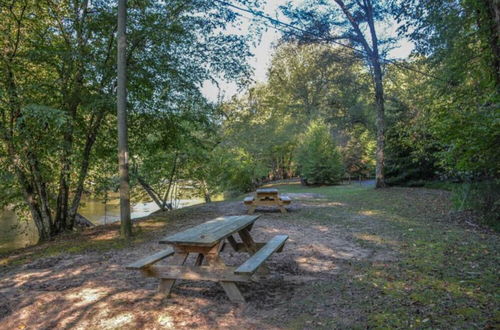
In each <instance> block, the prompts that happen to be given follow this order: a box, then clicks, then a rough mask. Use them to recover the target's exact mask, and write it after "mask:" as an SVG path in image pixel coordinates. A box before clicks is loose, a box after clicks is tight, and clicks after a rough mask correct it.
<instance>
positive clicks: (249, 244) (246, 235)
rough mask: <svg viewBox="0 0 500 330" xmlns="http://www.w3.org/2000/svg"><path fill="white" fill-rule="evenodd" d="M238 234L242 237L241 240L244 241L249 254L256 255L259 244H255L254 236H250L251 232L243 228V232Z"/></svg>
mask: <svg viewBox="0 0 500 330" xmlns="http://www.w3.org/2000/svg"><path fill="white" fill-rule="evenodd" d="M238 234H239V235H240V237H241V240H242V241H243V244H244V245H245V249H246V250H247V251H248V252H249V253H251V254H254V253H255V252H257V250H258V249H259V248H258V247H257V244H255V242H254V240H253V238H252V236H251V235H250V232H249V231H248V230H247V229H246V228H243V229H242V230H240V231H239V232H238Z"/></svg>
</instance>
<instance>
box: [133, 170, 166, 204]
mask: <svg viewBox="0 0 500 330" xmlns="http://www.w3.org/2000/svg"><path fill="white" fill-rule="evenodd" d="M137 181H139V183H140V185H141V186H142V188H144V190H145V191H146V192H147V193H148V195H149V197H151V199H152V200H153V201H154V202H155V203H156V205H158V207H159V208H160V210H162V211H164V210H165V206H164V203H162V202H161V201H160V199H159V198H158V194H157V193H156V191H155V190H154V189H153V187H151V186H150V185H149V184H148V183H147V182H146V181H144V179H143V178H142V177H141V176H140V175H139V174H137Z"/></svg>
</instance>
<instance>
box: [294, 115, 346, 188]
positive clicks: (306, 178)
mask: <svg viewBox="0 0 500 330" xmlns="http://www.w3.org/2000/svg"><path fill="white" fill-rule="evenodd" d="M296 161H297V169H298V173H299V175H300V178H301V180H302V181H303V182H304V183H305V184H316V185H317V184H337V183H339V182H340V181H341V180H342V178H343V175H344V167H343V164H342V160H341V155H340V153H339V151H338V150H337V148H336V146H335V143H334V142H333V140H332V138H331V135H330V132H329V130H328V127H327V126H326V125H324V124H321V123H320V122H312V123H311V124H310V125H309V127H308V129H307V131H306V132H305V134H304V135H303V137H302V141H301V144H300V145H299V147H298V148H297V154H296Z"/></svg>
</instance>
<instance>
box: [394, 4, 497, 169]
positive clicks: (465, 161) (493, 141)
mask: <svg viewBox="0 0 500 330" xmlns="http://www.w3.org/2000/svg"><path fill="white" fill-rule="evenodd" d="M395 3H396V4H397V5H396V6H395V9H396V10H395V12H396V13H397V15H398V17H399V18H400V19H401V20H402V21H405V22H406V23H405V24H403V25H402V27H401V28H400V32H401V33H402V34H405V35H406V36H408V37H409V38H411V39H412V41H414V42H415V43H416V46H417V49H416V52H417V53H418V54H419V55H421V56H422V57H421V58H420V59H421V60H422V61H423V62H424V63H425V68H426V71H429V72H431V73H432V74H433V76H434V77H437V78H433V79H427V78H426V79H424V80H423V81H421V82H418V81H417V82H413V83H412V84H411V85H410V88H411V87H412V86H414V87H413V88H415V87H417V89H418V88H420V89H421V90H423V91H425V93H421V92H420V93H419V94H421V95H422V96H424V95H425V99H423V98H422V99H420V100H419V101H418V102H417V103H416V104H413V105H412V106H414V107H419V108H420V109H419V112H420V113H421V114H423V115H424V116H425V117H426V118H424V120H421V121H420V122H421V123H422V124H424V125H425V128H424V125H422V126H421V127H422V128H424V130H421V132H423V133H424V134H426V135H427V136H430V137H431V140H434V141H436V142H437V143H439V144H440V145H441V148H440V149H441V150H439V152H438V153H435V155H433V157H436V156H437V159H436V162H437V163H438V164H439V165H440V166H441V167H442V168H443V169H444V170H446V172H447V173H448V174H451V175H457V174H459V172H464V171H470V172H473V173H474V174H475V175H476V176H478V177H497V176H498V175H499V173H500V167H499V166H500V165H499V164H500V158H499V157H500V154H499V153H498V152H495V149H496V148H497V146H498V145H499V143H500V133H499V132H500V111H499V107H498V104H499V103H500V95H499V90H500V88H499V86H500V65H499V60H498V59H499V58H500V43H499V40H500V39H499V38H500V35H499V33H498V31H500V30H499V29H498V28H499V24H500V22H498V20H497V19H495V16H494V8H493V6H494V5H493V1H475V0H461V1H440V0H432V1H420V0H401V1H396V2H395ZM423 56H425V57H423ZM417 89H416V90H417ZM436 142H434V143H432V144H433V145H436ZM430 151H431V152H432V151H434V152H435V151H436V150H430ZM429 154H430V152H429Z"/></svg>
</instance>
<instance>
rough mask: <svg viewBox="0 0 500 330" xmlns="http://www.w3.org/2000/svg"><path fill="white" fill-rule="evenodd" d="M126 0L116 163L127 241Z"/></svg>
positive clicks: (121, 13) (121, 0)
mask: <svg viewBox="0 0 500 330" xmlns="http://www.w3.org/2000/svg"><path fill="white" fill-rule="evenodd" d="M126 22H127V0H118V30H117V32H118V56H117V60H118V69H117V71H118V72H117V73H118V77H117V81H118V86H117V112H118V161H119V172H120V221H121V234H122V236H123V237H124V238H126V239H128V238H130V237H131V236H132V222H131V220H130V188H129V174H128V134H127V71H126V68H127V37H126Z"/></svg>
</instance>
